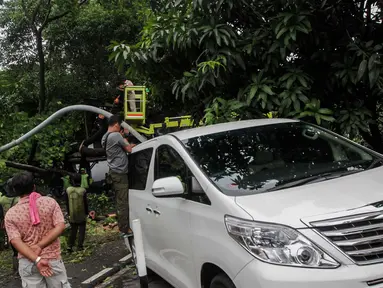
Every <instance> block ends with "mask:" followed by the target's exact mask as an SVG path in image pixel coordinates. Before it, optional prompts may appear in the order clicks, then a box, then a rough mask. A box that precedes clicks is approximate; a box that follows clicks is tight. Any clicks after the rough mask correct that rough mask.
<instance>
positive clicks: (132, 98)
mask: <svg viewBox="0 0 383 288" xmlns="http://www.w3.org/2000/svg"><path fill="white" fill-rule="evenodd" d="M132 86H134V85H133V82H132V81H130V80H123V81H121V82H120V83H119V85H118V87H117V90H118V91H119V95H118V96H117V97H116V99H114V104H115V105H117V106H119V107H121V106H122V107H124V106H123V105H124V98H125V88H126V87H132ZM128 103H129V111H130V112H136V111H137V108H136V94H135V92H134V91H129V92H128ZM112 113H113V114H117V113H116V111H112Z"/></svg>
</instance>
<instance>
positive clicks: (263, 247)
mask: <svg viewBox="0 0 383 288" xmlns="http://www.w3.org/2000/svg"><path fill="white" fill-rule="evenodd" d="M225 224H226V228H227V231H228V232H229V234H230V236H231V237H233V238H234V239H235V240H236V241H237V242H238V243H239V244H240V245H241V246H242V247H243V248H245V249H246V250H247V251H248V252H249V253H250V254H252V255H253V256H254V257H256V258H257V259H259V260H261V261H264V262H268V263H272V264H279V265H288V266H297V267H307V268H336V267H338V266H339V263H338V262H337V261H335V260H334V259H333V258H332V257H330V256H329V255H327V254H326V253H325V252H323V251H322V250H321V249H319V247H317V246H316V245H315V244H313V243H312V242H311V241H310V240H308V239H307V238H306V237H305V236H303V235H302V234H301V233H299V232H298V231H296V230H295V229H293V228H290V227H287V226H283V225H277V224H269V223H262V222H255V221H247V220H242V219H238V218H235V217H231V216H225Z"/></svg>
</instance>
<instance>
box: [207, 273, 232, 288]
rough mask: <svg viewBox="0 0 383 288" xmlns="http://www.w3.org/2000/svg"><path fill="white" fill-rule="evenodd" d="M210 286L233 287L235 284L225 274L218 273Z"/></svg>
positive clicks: (217, 287)
mask: <svg viewBox="0 0 383 288" xmlns="http://www.w3.org/2000/svg"><path fill="white" fill-rule="evenodd" d="M210 288H235V285H234V283H233V281H231V280H230V278H229V277H227V276H226V275H225V274H219V275H217V276H215V277H214V278H213V280H212V281H211V284H210Z"/></svg>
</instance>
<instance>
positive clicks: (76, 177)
mask: <svg viewBox="0 0 383 288" xmlns="http://www.w3.org/2000/svg"><path fill="white" fill-rule="evenodd" d="M5 165H6V166H7V167H9V168H15V169H19V170H25V171H29V172H32V173H37V174H40V175H48V174H52V173H58V174H61V175H63V176H70V177H71V178H72V179H73V180H80V179H81V175H80V174H78V173H72V172H68V171H65V170H61V169H57V168H50V169H43V168H40V167H36V166H32V165H27V164H21V163H16V162H11V161H5Z"/></svg>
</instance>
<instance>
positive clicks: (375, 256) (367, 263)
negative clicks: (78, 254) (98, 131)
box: [129, 119, 383, 288]
mask: <svg viewBox="0 0 383 288" xmlns="http://www.w3.org/2000/svg"><path fill="white" fill-rule="evenodd" d="M130 157H131V158H130V161H131V170H130V196H129V200H130V217H131V220H133V219H140V221H141V225H142V230H143V231H142V232H143V241H144V249H145V256H146V264H147V266H148V268H150V269H151V270H153V271H154V272H156V273H157V274H159V275H160V276H161V277H162V278H164V279H165V280H166V281H168V282H169V283H170V284H171V285H173V286H174V287H176V288H197V287H204V288H209V287H210V288H218V287H221V288H234V287H237V288H281V287H283V288H323V287H326V288H366V287H373V288H382V287H383V167H382V161H383V160H382V157H383V156H382V155H380V154H378V153H376V152H374V151H371V150H369V149H366V148H364V147H362V146H360V145H358V144H356V143H354V142H351V141H349V140H347V139H345V138H344V137H342V136H339V135H337V134H334V133H332V132H330V131H327V130H324V129H322V128H320V127H317V126H314V125H311V124H307V123H304V122H300V121H296V120H288V119H261V120H250V121H239V122H231V123H225V124H218V125H212V126H207V127H201V128H195V129H190V130H183V131H180V132H176V133H172V134H168V135H165V136H161V137H158V138H155V139H152V140H149V141H147V142H144V143H142V144H140V145H138V146H137V147H135V148H134V150H133V153H132V154H131V156H130Z"/></svg>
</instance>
